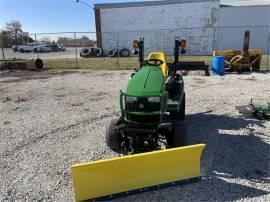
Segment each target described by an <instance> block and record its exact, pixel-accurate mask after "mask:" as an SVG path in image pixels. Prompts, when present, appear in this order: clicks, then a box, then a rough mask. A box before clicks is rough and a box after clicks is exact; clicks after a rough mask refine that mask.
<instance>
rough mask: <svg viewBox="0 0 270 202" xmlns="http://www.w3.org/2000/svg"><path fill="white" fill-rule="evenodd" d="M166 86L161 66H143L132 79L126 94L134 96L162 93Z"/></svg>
mask: <svg viewBox="0 0 270 202" xmlns="http://www.w3.org/2000/svg"><path fill="white" fill-rule="evenodd" d="M163 88H164V77H163V75H162V72H161V69H160V68H159V67H153V66H151V67H149V66H145V67H142V68H141V69H140V70H139V71H138V72H136V74H135V75H134V76H133V77H132V78H131V79H130V81H129V83H128V86H127V89H126V92H125V93H126V94H128V95H132V96H155V95H160V94H161V93H162V91H163Z"/></svg>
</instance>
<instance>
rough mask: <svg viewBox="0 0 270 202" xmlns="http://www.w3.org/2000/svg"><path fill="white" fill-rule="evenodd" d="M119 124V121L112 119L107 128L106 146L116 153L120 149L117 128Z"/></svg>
mask: <svg viewBox="0 0 270 202" xmlns="http://www.w3.org/2000/svg"><path fill="white" fill-rule="evenodd" d="M117 122H118V119H112V120H111V121H110V122H109V123H108V124H107V127H106V144H107V146H108V147H109V148H110V149H111V150H113V151H115V152H117V151H119V149H120V141H119V132H118V130H117V128H116V125H117Z"/></svg>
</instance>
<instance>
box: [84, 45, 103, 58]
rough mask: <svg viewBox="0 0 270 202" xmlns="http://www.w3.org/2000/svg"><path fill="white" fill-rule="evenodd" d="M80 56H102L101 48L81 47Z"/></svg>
mask: <svg viewBox="0 0 270 202" xmlns="http://www.w3.org/2000/svg"><path fill="white" fill-rule="evenodd" d="M80 56H81V57H82V58H95V57H102V56H103V50H102V49H101V48H93V47H91V48H83V49H82V50H81V52H80Z"/></svg>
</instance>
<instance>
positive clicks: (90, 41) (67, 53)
mask: <svg viewBox="0 0 270 202" xmlns="http://www.w3.org/2000/svg"><path fill="white" fill-rule="evenodd" d="M245 31H250V36H251V37H250V46H249V47H250V48H257V49H261V50H262V51H263V56H262V61H261V69H264V70H269V69H270V56H269V55H270V27H266V26H254V27H217V28H202V27H200V28H188V29H174V30H152V31H138V32H119V33H116V32H112V33H104V32H103V33H95V32H61V33H35V34H30V35H29V40H27V41H24V44H20V45H19V44H17V46H13V48H11V47H10V48H4V49H3V53H2V54H1V57H2V58H3V57H5V58H6V59H8V58H23V59H29V58H35V59H36V58H41V59H42V60H43V61H44V66H45V68H57V69H59V68H62V69H69V68H72V69H73V68H84V69H116V70H120V69H134V68H136V67H137V66H138V57H137V55H134V54H133V47H132V42H133V40H138V39H140V38H144V41H145V55H146V56H147V54H148V53H150V52H156V51H164V52H165V53H166V54H167V57H168V58H167V59H168V61H169V62H172V60H173V48H174V40H175V39H176V38H180V39H185V40H186V41H187V48H186V54H185V55H183V56H181V59H180V60H183V61H205V62H206V63H208V64H210V62H211V56H212V53H213V51H214V50H224V49H225V50H226V49H231V50H240V51H241V50H242V49H243V40H244V33H245ZM29 41H32V43H29ZM14 45H16V44H14ZM97 47H98V48H101V49H98V48H97Z"/></svg>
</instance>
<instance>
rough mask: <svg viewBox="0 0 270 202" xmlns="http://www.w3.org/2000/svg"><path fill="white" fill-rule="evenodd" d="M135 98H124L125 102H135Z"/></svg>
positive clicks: (136, 99)
mask: <svg viewBox="0 0 270 202" xmlns="http://www.w3.org/2000/svg"><path fill="white" fill-rule="evenodd" d="M137 101H138V98H137V97H131V96H126V102H137Z"/></svg>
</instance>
